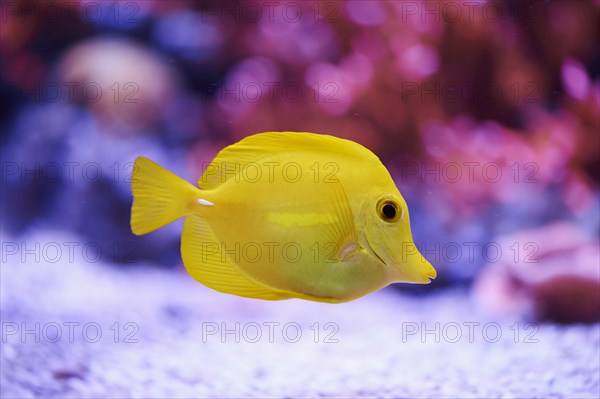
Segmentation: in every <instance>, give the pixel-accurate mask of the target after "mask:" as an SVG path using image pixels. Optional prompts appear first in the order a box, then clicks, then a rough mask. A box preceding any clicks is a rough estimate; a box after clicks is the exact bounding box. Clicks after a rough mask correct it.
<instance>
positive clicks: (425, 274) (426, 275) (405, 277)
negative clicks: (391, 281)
mask: <svg viewBox="0 0 600 399" xmlns="http://www.w3.org/2000/svg"><path fill="white" fill-rule="evenodd" d="M394 264H395V265H396V267H395V269H397V271H398V272H399V275H400V276H399V278H400V279H401V281H402V282H408V283H418V284H429V283H430V282H431V280H433V279H435V278H436V277H437V272H436V270H435V269H434V267H433V266H432V265H431V263H429V261H428V260H427V259H425V257H424V256H423V255H422V254H421V252H419V250H418V249H417V247H416V246H415V244H414V243H412V242H411V243H406V245H403V251H401V259H398V260H396V261H395V262H394Z"/></svg>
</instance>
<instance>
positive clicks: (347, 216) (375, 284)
mask: <svg viewBox="0 0 600 399" xmlns="http://www.w3.org/2000/svg"><path fill="white" fill-rule="evenodd" d="M198 186H199V188H198V187H195V186H193V185H191V184H189V183H188V182H186V181H185V180H183V179H181V178H179V177H177V176H176V175H174V174H173V173H171V172H169V171H167V170H166V169H164V168H162V167H161V166H159V165H157V164H155V163H154V162H152V161H150V160H149V159H147V158H143V157H138V158H137V159H136V161H135V167H134V176H133V183H132V188H133V196H134V200H133V206H132V211H131V229H132V231H133V233H135V234H137V235H142V234H146V233H149V232H151V231H153V230H156V229H158V228H160V227H162V226H164V225H166V224H168V223H171V222H172V221H174V220H177V219H179V218H182V217H185V218H186V219H185V224H184V228H183V235H182V240H181V254H182V258H183V263H184V264H185V267H186V269H187V271H188V272H189V274H190V275H191V276H192V277H194V278H195V279H196V280H198V281H199V282H200V283H202V284H204V285H206V286H208V287H210V288H213V289H215V290H217V291H220V292H224V293H229V294H234V295H239V296H243V297H250V298H260V299H268V300H279V299H289V298H301V299H306V300H311V301H318V302H329V303H339V302H347V301H351V300H354V299H356V298H359V297H361V296H363V295H366V294H368V293H370V292H374V291H376V290H379V289H381V288H383V287H385V286H387V285H389V284H391V283H394V282H408V283H429V282H430V278H435V276H436V271H435V269H434V268H433V267H432V266H431V264H429V262H428V261H427V260H425V258H424V257H423V256H422V255H421V254H420V253H419V251H418V250H417V249H416V247H415V245H414V243H413V240H412V235H411V230H410V222H409V217H408V208H407V206H406V202H405V201H404V199H403V198H402V195H401V194H400V192H399V191H398V189H397V188H396V186H395V184H394V182H393V180H392V178H391V177H390V174H389V173H388V171H387V169H386V168H385V167H384V166H383V164H382V163H381V161H380V160H379V158H377V156H376V155H375V154H373V153H372V152H371V151H369V150H368V149H366V148H365V147H363V146H361V145H360V144H357V143H355V142H353V141H349V140H344V139H340V138H337V137H333V136H328V135H321V134H314V133H297V132H269V133H260V134H255V135H252V136H249V137H246V138H244V139H243V140H241V141H240V142H238V143H236V144H233V145H231V146H229V147H226V148H225V149H223V150H222V151H221V152H220V153H219V154H218V155H217V156H216V158H215V159H214V160H213V161H212V162H211V163H210V164H209V165H208V166H207V168H206V170H205V171H204V173H203V174H202V177H201V178H200V181H199V182H198Z"/></svg>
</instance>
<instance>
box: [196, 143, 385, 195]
mask: <svg viewBox="0 0 600 399" xmlns="http://www.w3.org/2000/svg"><path fill="white" fill-rule="evenodd" d="M293 151H323V152H326V153H330V154H332V155H334V154H337V155H341V156H344V157H356V158H361V159H364V158H365V157H367V158H371V159H372V160H373V161H376V162H378V163H380V161H379V158H377V156H376V155H375V154H373V153H372V152H371V151H369V150H368V149H366V148H365V147H363V146H361V145H360V144H358V143H355V142H353V141H350V140H345V139H341V138H339V137H334V136H329V135H326V134H316V133H307V132H268V133H258V134H254V135H252V136H248V137H246V138H244V139H242V140H241V141H239V142H237V143H235V144H233V145H230V146H229V147H226V148H224V149H223V150H221V152H219V154H217V156H216V157H215V159H213V160H212V162H211V163H210V164H209V165H208V167H207V168H206V170H205V172H204V173H203V175H202V177H200V180H199V181H198V186H200V188H202V189H211V188H215V187H217V186H219V185H221V184H223V183H224V182H226V181H227V180H229V179H230V178H232V177H234V176H235V174H236V172H237V173H239V172H241V171H242V170H243V169H244V167H246V166H247V165H248V164H249V163H254V162H257V163H258V162H259V161H264V160H265V159H266V158H268V157H270V156H274V155H278V154H281V153H283V152H293Z"/></svg>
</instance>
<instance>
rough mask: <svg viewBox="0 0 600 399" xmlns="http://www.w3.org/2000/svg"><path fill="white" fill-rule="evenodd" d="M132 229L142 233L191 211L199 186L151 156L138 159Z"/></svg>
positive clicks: (134, 173) (136, 162) (133, 181)
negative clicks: (156, 161)
mask: <svg viewBox="0 0 600 399" xmlns="http://www.w3.org/2000/svg"><path fill="white" fill-rule="evenodd" d="M131 187H132V190H133V206H132V208H131V230H132V231H133V233H134V234H136V235H143V234H146V233H149V232H151V231H154V230H156V229H158V228H160V227H162V226H164V225H166V224H169V223H171V222H173V221H175V220H177V219H179V218H181V217H183V216H185V215H186V214H188V213H190V212H191V209H192V208H191V207H190V204H191V203H192V201H195V198H197V193H196V192H197V191H198V190H199V189H197V188H196V187H194V186H192V185H191V184H190V183H188V182H187V181H185V180H183V179H182V178H180V177H178V176H176V175H174V174H173V173H171V172H169V171H168V170H166V169H164V168H163V167H162V166H160V165H158V164H156V163H154V162H152V161H151V160H149V159H148V158H144V157H138V158H137V159H136V160H135V166H134V168H133V176H132V183H131Z"/></svg>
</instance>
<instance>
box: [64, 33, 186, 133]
mask: <svg viewBox="0 0 600 399" xmlns="http://www.w3.org/2000/svg"><path fill="white" fill-rule="evenodd" d="M58 75H59V77H60V80H61V81H62V82H63V85H66V86H67V87H69V88H71V87H73V95H74V98H75V99H76V100H79V101H81V102H83V103H84V104H86V105H87V106H89V108H90V109H91V111H92V112H93V113H94V115H95V116H96V117H97V118H98V120H99V121H100V122H103V123H107V124H109V125H113V127H115V126H114V125H116V126H117V127H118V126H119V125H125V129H115V128H113V129H108V130H107V132H109V133H122V134H131V133H133V132H136V131H138V130H140V129H144V128H145V129H148V128H150V127H152V126H154V125H156V124H157V123H159V122H160V121H161V116H162V112H163V111H164V110H165V109H166V105H167V103H168V102H169V101H170V100H171V98H172V97H171V96H172V95H173V93H174V90H175V89H176V79H175V77H174V72H173V71H172V70H171V68H170V67H169V66H168V64H167V62H166V61H165V60H164V59H163V58H162V57H161V56H159V55H158V54H157V53H155V52H154V51H152V50H150V49H149V48H147V47H144V46H142V45H140V44H137V43H135V42H133V41H130V40H127V39H125V38H116V37H114V38H113V37H104V38H100V39H91V40H87V41H82V42H79V43H78V44H77V45H76V46H75V47H73V48H72V49H70V50H69V51H68V52H67V54H66V55H65V56H64V57H63V59H62V61H61V63H60V65H59V66H58ZM69 94H70V93H69Z"/></svg>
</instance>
